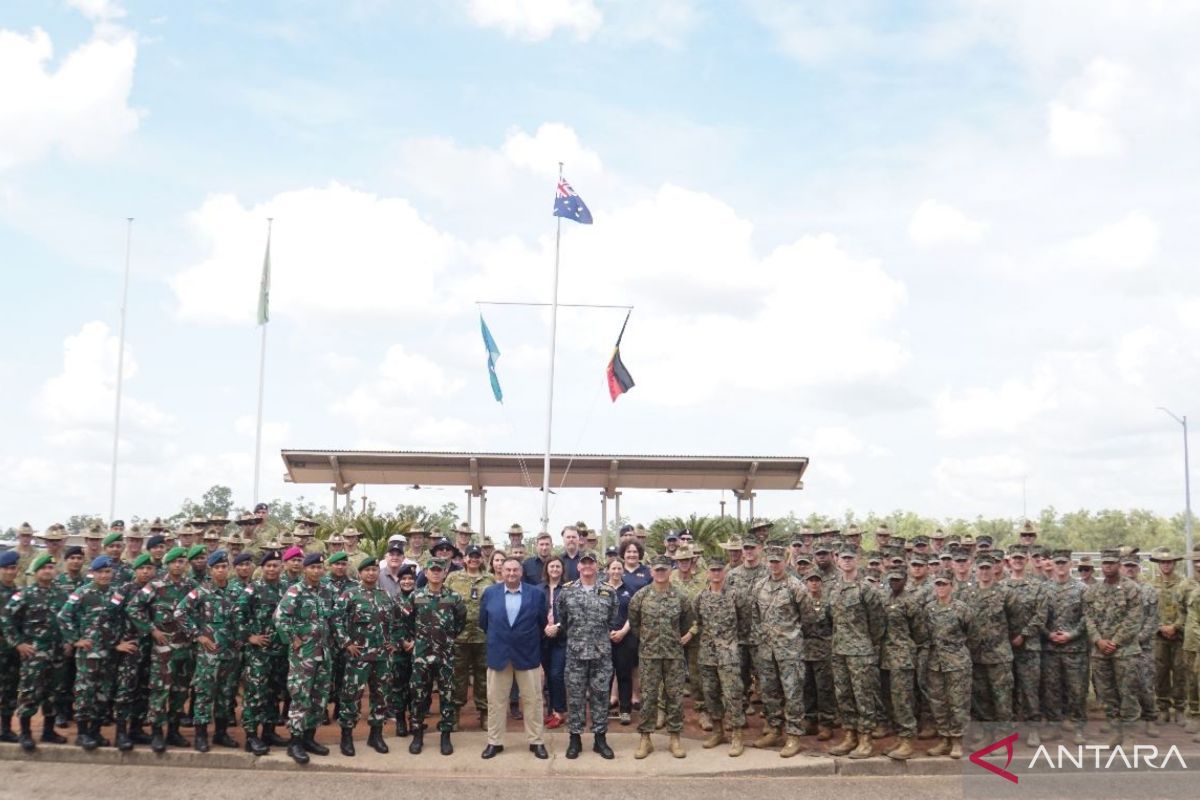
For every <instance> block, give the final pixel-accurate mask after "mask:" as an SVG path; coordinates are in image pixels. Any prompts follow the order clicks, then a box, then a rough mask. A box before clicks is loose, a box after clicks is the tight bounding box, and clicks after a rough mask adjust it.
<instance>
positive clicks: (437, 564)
mask: <svg viewBox="0 0 1200 800" xmlns="http://www.w3.org/2000/svg"><path fill="white" fill-rule="evenodd" d="M425 569H440V570H442V571H445V569H446V559H444V558H429V559H427V560H426V561H425Z"/></svg>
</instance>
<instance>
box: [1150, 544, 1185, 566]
mask: <svg viewBox="0 0 1200 800" xmlns="http://www.w3.org/2000/svg"><path fill="white" fill-rule="evenodd" d="M1150 560H1151V561H1153V562H1154V563H1156V564H1158V563H1161V562H1163V561H1182V560H1183V556H1181V555H1178V556H1177V555H1175V552H1174V551H1173V550H1171V548H1169V547H1156V548H1154V549H1153V550H1151V551H1150Z"/></svg>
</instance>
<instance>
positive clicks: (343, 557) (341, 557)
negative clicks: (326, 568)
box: [325, 550, 350, 565]
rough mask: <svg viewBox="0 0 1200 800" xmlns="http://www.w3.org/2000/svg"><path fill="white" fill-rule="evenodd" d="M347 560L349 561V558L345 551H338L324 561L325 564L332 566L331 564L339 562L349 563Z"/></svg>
mask: <svg viewBox="0 0 1200 800" xmlns="http://www.w3.org/2000/svg"><path fill="white" fill-rule="evenodd" d="M349 560H350V556H349V555H347V554H346V551H345V550H339V551H338V552H336V553H334V554H333V555H331V556H330V557H329V558H327V559H325V563H326V564H329V565H333V564H336V563H338V562H339V561H349Z"/></svg>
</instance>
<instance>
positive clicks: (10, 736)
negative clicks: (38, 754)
mask: <svg viewBox="0 0 1200 800" xmlns="http://www.w3.org/2000/svg"><path fill="white" fill-rule="evenodd" d="M12 718H13V715H12V714H5V715H4V716H3V717H0V742H9V743H16V741H17V735H16V734H15V733H13V729H12Z"/></svg>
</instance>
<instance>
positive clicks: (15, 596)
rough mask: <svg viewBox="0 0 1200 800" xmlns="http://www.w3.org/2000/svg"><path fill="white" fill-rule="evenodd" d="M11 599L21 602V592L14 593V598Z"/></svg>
mask: <svg viewBox="0 0 1200 800" xmlns="http://www.w3.org/2000/svg"><path fill="white" fill-rule="evenodd" d="M9 599H10V600H14V601H15V600H20V599H21V593H20V592H13V596H12V597H10V598H9Z"/></svg>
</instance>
